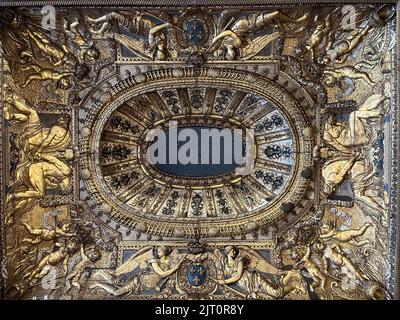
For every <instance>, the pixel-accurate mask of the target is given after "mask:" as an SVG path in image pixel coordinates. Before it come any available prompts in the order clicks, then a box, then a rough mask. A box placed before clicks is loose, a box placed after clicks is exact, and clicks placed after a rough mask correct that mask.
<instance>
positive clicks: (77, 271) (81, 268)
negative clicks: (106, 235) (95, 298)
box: [65, 245, 101, 292]
mask: <svg viewBox="0 0 400 320" xmlns="http://www.w3.org/2000/svg"><path fill="white" fill-rule="evenodd" d="M80 255H81V261H79V262H78V263H77V264H76V265H75V267H74V269H73V271H72V272H71V273H69V274H68V276H67V278H66V279H65V283H66V287H67V292H69V291H70V290H71V289H72V286H74V287H76V288H77V289H78V292H79V291H80V289H81V285H80V281H81V278H82V275H83V273H84V272H85V270H86V269H87V268H89V267H90V266H92V265H93V264H94V263H95V262H96V261H98V260H99V259H100V258H101V254H100V252H99V251H98V250H96V249H95V248H93V249H91V250H89V251H88V252H87V253H86V252H85V248H84V246H83V245H81V250H80Z"/></svg>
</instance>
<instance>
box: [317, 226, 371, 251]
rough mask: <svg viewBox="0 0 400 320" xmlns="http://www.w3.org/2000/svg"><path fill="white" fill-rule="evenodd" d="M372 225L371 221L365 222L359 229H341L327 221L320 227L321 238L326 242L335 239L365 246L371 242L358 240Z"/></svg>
mask: <svg viewBox="0 0 400 320" xmlns="http://www.w3.org/2000/svg"><path fill="white" fill-rule="evenodd" d="M371 226H372V225H371V223H365V224H364V225H363V226H362V227H360V228H359V229H350V230H344V231H340V230H337V229H336V228H335V226H334V224H333V223H329V222H325V223H324V224H323V225H322V226H321V228H320V230H321V234H320V236H319V238H320V239H321V240H322V241H324V242H327V241H331V240H334V241H338V242H349V243H350V244H352V245H355V246H363V245H366V244H371V242H370V241H369V240H358V239H357V238H358V237H360V236H362V235H363V234H364V233H365V232H366V231H367V229H368V228H369V227H371Z"/></svg>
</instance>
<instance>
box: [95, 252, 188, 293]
mask: <svg viewBox="0 0 400 320" xmlns="http://www.w3.org/2000/svg"><path fill="white" fill-rule="evenodd" d="M185 259H186V256H183V257H181V256H180V255H179V253H178V252H177V251H173V252H170V249H169V248H168V247H164V246H161V247H158V248H153V247H145V248H143V249H141V250H139V251H138V252H137V253H135V254H134V255H133V256H132V257H131V258H129V259H128V261H126V262H125V263H124V264H122V265H121V266H119V267H118V268H117V269H116V270H115V272H114V273H111V274H110V273H106V272H104V271H98V272H96V273H95V275H94V276H97V277H101V278H103V279H104V280H105V281H106V282H98V281H96V282H95V283H94V284H92V285H91V286H90V288H95V287H98V288H102V289H103V290H105V291H107V292H109V293H111V294H112V295H114V296H123V295H126V294H131V293H138V292H140V291H143V290H149V289H154V288H156V290H158V291H161V290H162V287H163V285H164V284H165V283H166V282H167V281H168V279H170V277H171V276H172V275H173V274H174V273H175V272H176V271H177V270H178V269H179V268H180V266H181V264H182V262H183V261H184V260H185ZM138 267H139V268H140V269H141V272H140V273H137V274H135V275H134V276H132V277H131V278H130V279H129V280H128V281H127V282H125V283H123V284H122V285H115V284H114V281H115V278H116V277H120V276H122V275H124V274H127V273H130V272H132V271H134V270H136V268H138Z"/></svg>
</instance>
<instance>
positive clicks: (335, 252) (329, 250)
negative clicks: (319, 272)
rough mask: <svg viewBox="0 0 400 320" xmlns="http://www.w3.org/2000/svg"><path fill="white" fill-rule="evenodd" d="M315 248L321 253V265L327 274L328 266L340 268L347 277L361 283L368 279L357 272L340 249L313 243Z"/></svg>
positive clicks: (334, 246)
mask: <svg viewBox="0 0 400 320" xmlns="http://www.w3.org/2000/svg"><path fill="white" fill-rule="evenodd" d="M315 245H316V248H317V249H318V250H319V251H320V252H322V263H323V266H324V272H325V273H326V274H329V268H330V266H331V265H332V266H335V267H337V268H340V270H341V271H342V272H345V273H346V275H347V276H350V277H352V278H354V279H357V280H359V281H361V282H363V281H365V280H367V281H369V280H370V279H369V278H368V277H367V276H366V275H365V274H364V273H363V272H361V270H359V269H358V268H357V267H356V266H355V265H354V264H353V262H352V261H351V260H350V259H349V258H348V257H347V256H346V254H345V253H344V252H343V250H342V248H341V247H340V246H339V245H338V244H336V243H334V244H331V245H325V244H323V243H322V242H316V243H315Z"/></svg>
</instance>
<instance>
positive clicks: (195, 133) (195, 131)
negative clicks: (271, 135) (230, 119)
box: [147, 125, 245, 178]
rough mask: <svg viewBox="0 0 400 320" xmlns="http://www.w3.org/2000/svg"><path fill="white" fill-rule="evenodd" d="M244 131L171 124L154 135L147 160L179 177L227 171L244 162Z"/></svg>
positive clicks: (228, 172) (161, 169) (225, 172)
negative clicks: (174, 125)
mask: <svg viewBox="0 0 400 320" xmlns="http://www.w3.org/2000/svg"><path fill="white" fill-rule="evenodd" d="M244 134H245V133H244V132H242V130H241V129H230V128H218V127H212V126H190V127H173V126H171V125H170V126H169V128H168V129H167V130H165V131H161V132H160V131H159V132H158V133H157V134H156V135H155V138H154V140H153V143H152V144H151V145H150V146H149V148H148V150H147V159H148V161H149V162H150V163H151V164H152V165H154V167H156V168H157V169H159V170H160V171H162V172H165V173H167V174H169V175H174V176H179V177H196V178H199V177H202V178H207V177H215V176H222V175H226V174H230V173H232V172H233V171H234V170H235V169H236V168H238V167H239V166H241V165H242V164H243V162H244V154H245V139H244Z"/></svg>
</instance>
